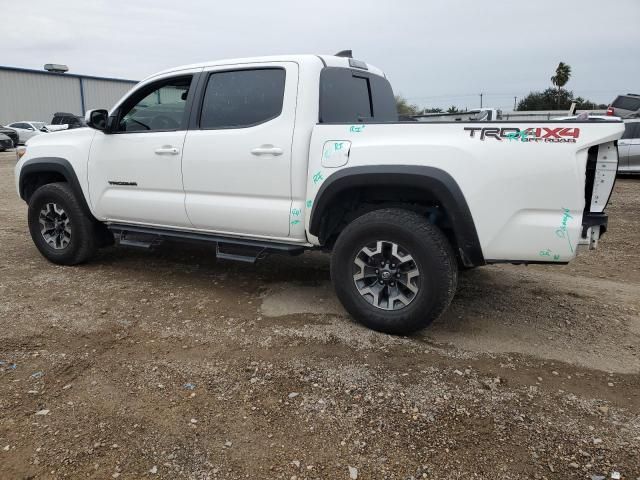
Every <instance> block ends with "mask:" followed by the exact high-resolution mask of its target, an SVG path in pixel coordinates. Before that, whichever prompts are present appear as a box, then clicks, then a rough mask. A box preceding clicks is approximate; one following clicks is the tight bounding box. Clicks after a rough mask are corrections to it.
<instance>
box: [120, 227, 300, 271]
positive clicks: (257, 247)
mask: <svg viewBox="0 0 640 480" xmlns="http://www.w3.org/2000/svg"><path fill="white" fill-rule="evenodd" d="M107 228H108V229H109V230H110V231H111V232H113V234H114V236H115V237H116V239H117V240H118V243H119V244H120V245H123V246H129V247H136V248H144V249H149V248H151V247H153V246H156V245H158V244H160V243H161V242H162V241H163V240H167V239H171V240H185V241H196V242H205V243H215V244H216V258H220V259H224V260H235V261H239V262H247V263H255V262H256V260H259V259H262V258H264V257H266V256H267V255H268V254H270V253H286V254H289V255H298V254H300V253H302V252H304V250H305V247H303V246H300V245H290V244H287V243H276V242H265V241H261V240H251V239H240V238H234V237H225V236H221V235H215V234H207V233H195V232H184V231H179V230H165V229H161V228H153V227H142V226H137V225H123V224H116V223H113V224H109V225H107ZM221 247H224V249H223V248H221Z"/></svg>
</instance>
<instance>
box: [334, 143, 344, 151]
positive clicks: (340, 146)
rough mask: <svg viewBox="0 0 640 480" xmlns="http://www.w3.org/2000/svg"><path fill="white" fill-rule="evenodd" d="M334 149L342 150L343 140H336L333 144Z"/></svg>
mask: <svg viewBox="0 0 640 480" xmlns="http://www.w3.org/2000/svg"><path fill="white" fill-rule="evenodd" d="M333 149H334V150H336V151H338V150H342V142H335V143H334V144H333Z"/></svg>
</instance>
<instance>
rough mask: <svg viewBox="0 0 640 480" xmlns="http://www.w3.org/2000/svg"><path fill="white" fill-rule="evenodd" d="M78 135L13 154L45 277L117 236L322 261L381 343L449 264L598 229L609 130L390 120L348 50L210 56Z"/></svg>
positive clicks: (579, 122)
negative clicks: (326, 258)
mask: <svg viewBox="0 0 640 480" xmlns="http://www.w3.org/2000/svg"><path fill="white" fill-rule="evenodd" d="M86 121H87V125H88V127H87V128H79V129H74V130H69V131H61V132H55V133H51V134H49V135H40V136H37V137H34V138H32V139H30V140H29V142H28V144H27V146H26V147H22V148H20V149H19V150H18V152H17V154H18V156H19V160H18V163H17V165H16V168H15V179H16V184H17V185H16V186H17V190H18V193H19V195H20V197H22V199H24V200H25V202H27V203H28V224H29V230H30V233H31V237H32V238H33V241H34V243H35V246H36V247H37V248H38V250H39V251H40V253H41V254H42V255H43V256H44V257H46V258H47V259H48V260H50V261H52V262H54V263H57V264H62V265H74V264H79V263H82V262H85V261H87V260H89V259H90V258H91V257H92V256H93V255H94V253H95V252H96V250H97V249H98V248H100V247H103V246H106V245H110V244H112V243H113V242H114V241H115V242H116V243H118V244H121V245H129V246H138V247H143V248H148V247H150V246H153V245H156V244H158V243H159V242H161V241H162V240H166V239H173V240H176V239H177V240H180V239H181V240H188V241H194V240H195V241H202V242H211V245H212V246H215V252H216V254H217V256H218V257H219V258H223V259H231V260H241V261H250V262H253V261H255V260H256V259H259V258H262V257H264V256H265V255H267V254H270V253H278V252H279V253H288V254H297V253H301V252H303V251H304V250H306V249H322V250H324V251H327V252H331V255H332V257H331V278H332V281H333V284H334V286H335V290H336V294H337V296H338V298H339V299H340V301H341V302H342V304H343V305H344V307H345V308H346V310H347V311H348V312H349V313H350V314H351V315H352V316H353V317H354V318H355V319H357V320H358V321H360V322H362V323H363V324H365V325H366V326H368V327H370V328H373V329H376V330H380V331H384V332H389V333H395V334H407V333H410V332H413V331H416V330H419V329H421V328H424V327H425V326H427V325H428V324H429V323H431V322H432V321H433V320H434V319H436V318H438V316H439V315H441V314H442V312H444V311H445V309H446V308H447V307H448V305H449V303H450V302H451V300H452V298H453V296H454V294H455V291H456V284H457V279H458V270H459V269H460V268H471V267H478V266H481V265H486V264H493V263H515V264H530V263H545V264H566V263H567V262H569V261H571V260H572V259H573V258H574V257H575V256H576V252H577V250H578V247H579V246H584V247H585V248H587V249H589V248H591V249H593V248H596V247H597V244H598V240H599V238H600V236H601V235H602V234H603V233H604V232H605V230H606V228H607V215H606V214H605V213H604V209H605V207H606V205H607V202H608V199H609V196H610V194H611V191H612V189H613V184H614V180H615V174H616V168H617V163H618V152H617V141H618V139H619V138H620V137H621V135H622V133H623V131H624V125H623V124H622V122H617V121H613V122H611V121H608V122H605V121H600V120H598V119H589V118H587V119H584V118H581V119H575V120H562V121H532V122H523V121H510V122H509V121H488V122H487V121H482V122H474V121H472V120H470V121H467V122H447V121H441V122H430V123H422V122H410V121H407V122H401V121H398V114H397V111H396V104H395V99H394V94H393V91H392V88H391V85H390V84H389V81H388V80H387V78H386V76H385V75H384V73H383V72H382V71H381V70H379V69H378V68H376V67H374V66H373V65H370V64H368V63H366V62H363V61H360V60H356V59H354V58H352V57H351V55H350V54H349V53H348V52H341V53H340V54H337V55H335V56H325V55H321V56H317V55H297V56H279V57H260V58H249V59H236V60H226V61H216V62H207V63H201V64H197V65H189V66H183V67H178V68H173V69H170V70H166V71H163V72H160V73H157V74H155V75H152V76H150V77H148V78H147V79H145V80H143V81H142V82H140V83H139V84H138V85H136V86H135V87H134V88H133V89H132V90H131V91H130V92H129V93H128V94H126V95H125V96H124V97H123V98H122V99H121V100H120V101H119V102H118V103H117V104H116V106H115V107H113V108H112V109H111V111H107V110H92V111H90V112H87V115H86Z"/></svg>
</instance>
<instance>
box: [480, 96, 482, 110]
mask: <svg viewBox="0 0 640 480" xmlns="http://www.w3.org/2000/svg"><path fill="white" fill-rule="evenodd" d="M480 108H482V93H481V94H480Z"/></svg>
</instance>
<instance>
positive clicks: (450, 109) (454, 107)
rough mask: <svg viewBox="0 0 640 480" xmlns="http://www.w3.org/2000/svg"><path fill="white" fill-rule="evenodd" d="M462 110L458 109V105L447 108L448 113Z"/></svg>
mask: <svg viewBox="0 0 640 480" xmlns="http://www.w3.org/2000/svg"><path fill="white" fill-rule="evenodd" d="M458 112H460V110H458V107H456V106H455V105H451V106H450V107H449V108H447V113H458Z"/></svg>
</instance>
